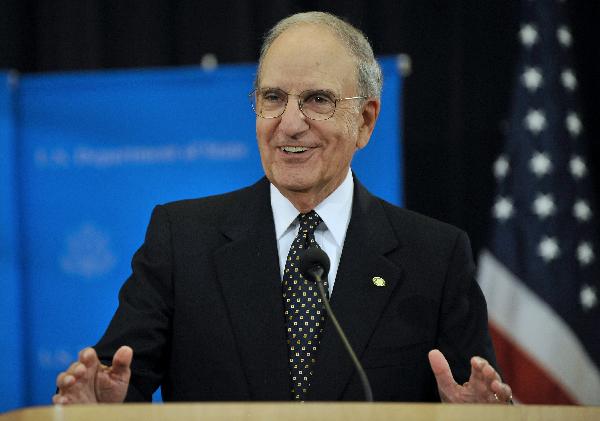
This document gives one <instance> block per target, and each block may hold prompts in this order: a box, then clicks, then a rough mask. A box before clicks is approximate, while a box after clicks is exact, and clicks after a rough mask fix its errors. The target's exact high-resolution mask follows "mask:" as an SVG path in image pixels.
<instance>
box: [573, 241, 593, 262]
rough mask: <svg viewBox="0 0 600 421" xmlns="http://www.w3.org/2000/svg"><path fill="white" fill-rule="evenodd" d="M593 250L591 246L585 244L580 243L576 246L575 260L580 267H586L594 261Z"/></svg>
mask: <svg viewBox="0 0 600 421" xmlns="http://www.w3.org/2000/svg"><path fill="white" fill-rule="evenodd" d="M595 257H596V256H594V249H592V245H591V244H590V243H589V242H587V241H584V242H581V243H579V245H578V246H577V260H579V264H581V265H582V266H587V265H589V264H590V263H592V262H593V261H594V258H595Z"/></svg>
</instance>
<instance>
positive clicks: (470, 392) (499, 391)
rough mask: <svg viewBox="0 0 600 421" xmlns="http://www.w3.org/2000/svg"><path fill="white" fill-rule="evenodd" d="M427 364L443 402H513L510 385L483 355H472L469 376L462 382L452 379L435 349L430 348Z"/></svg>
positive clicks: (444, 359) (443, 358) (442, 356)
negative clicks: (504, 381) (429, 366)
mask: <svg viewBox="0 0 600 421" xmlns="http://www.w3.org/2000/svg"><path fill="white" fill-rule="evenodd" d="M429 364H430V365H431V369H432V370H433V374H434V375H435V380H436V381H437V386H438V391H439V393H440V398H441V399H442V402H451V403H503V404H507V403H512V390H511V389H510V386H509V385H508V384H506V383H503V382H502V379H501V378H500V375H499V374H498V372H496V370H495V369H494V367H492V366H491V365H490V363H488V362H487V361H486V360H484V359H483V358H480V357H473V358H471V376H470V377H469V381H467V382H466V383H464V384H463V385H460V384H458V383H456V382H455V381H454V377H453V376H452V372H451V371H450V366H449V365H448V361H446V358H445V357H444V355H443V354H442V353H441V352H440V351H438V350H437V349H434V350H433V351H430V352H429Z"/></svg>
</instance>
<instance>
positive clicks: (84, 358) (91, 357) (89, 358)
mask: <svg viewBox="0 0 600 421" xmlns="http://www.w3.org/2000/svg"><path fill="white" fill-rule="evenodd" d="M79 361H80V362H81V363H82V364H84V365H85V366H86V367H87V368H90V367H93V366H96V365H99V364H100V360H99V359H98V355H97V354H96V350H95V349H94V348H91V347H88V348H84V349H82V350H81V351H79Z"/></svg>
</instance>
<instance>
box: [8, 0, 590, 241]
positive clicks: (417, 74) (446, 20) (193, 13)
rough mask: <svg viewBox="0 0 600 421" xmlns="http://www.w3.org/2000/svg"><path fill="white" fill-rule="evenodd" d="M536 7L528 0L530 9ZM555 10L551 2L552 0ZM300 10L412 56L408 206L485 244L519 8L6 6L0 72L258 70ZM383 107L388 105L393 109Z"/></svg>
mask: <svg viewBox="0 0 600 421" xmlns="http://www.w3.org/2000/svg"><path fill="white" fill-rule="evenodd" d="M525 1H526V0H525ZM546 1H548V2H550V1H552V0H546ZM567 7H568V10H569V15H570V16H569V18H570V21H571V28H572V32H573V35H574V39H575V44H574V52H575V60H576V71H577V75H578V79H579V86H580V90H579V93H580V95H581V96H582V98H581V99H582V104H581V105H582V108H583V109H582V111H583V119H584V127H585V130H586V132H587V139H588V141H589V142H590V147H591V156H589V157H588V158H589V163H590V167H591V170H592V172H593V173H594V174H595V178H594V179H595V181H596V184H595V185H596V187H598V186H600V183H599V182H598V181H599V177H598V171H595V169H596V167H597V165H598V163H600V146H599V145H598V143H599V142H598V140H599V139H600V136H599V132H600V130H599V128H600V121H598V120H600V119H599V118H598V116H597V115H598V110H599V105H600V1H596V0H592V1H586V0H581V1H567ZM304 10H323V11H330V12H333V13H335V14H338V15H339V16H342V17H344V18H346V19H347V20H348V21H350V22H351V23H353V24H354V25H355V26H357V27H359V28H360V29H362V30H363V31H364V32H365V33H366V34H367V36H368V38H369V39H370V40H371V42H372V44H373V47H374V50H375V53H376V54H378V55H381V54H398V53H406V54H408V55H409V56H410V57H411V60H412V74H411V75H410V76H408V77H407V79H406V81H405V97H404V112H405V116H404V127H405V136H404V150H405V179H406V197H405V200H406V205H407V207H408V208H410V209H413V210H416V211H419V212H422V213H425V214H427V215H430V216H433V217H435V218H438V219H441V220H443V221H446V222H450V223H452V224H455V225H458V226H459V227H461V228H463V229H466V230H467V232H468V233H469V235H470V236H471V239H472V242H473V246H474V248H475V250H476V251H477V250H478V249H479V248H480V247H481V246H482V245H483V244H484V242H485V239H486V235H487V229H488V226H489V223H490V207H491V204H492V199H493V196H494V179H493V177H492V174H491V166H492V162H493V161H494V159H495V157H496V156H497V154H498V152H499V151H500V150H501V148H502V142H503V139H504V130H505V127H506V119H507V117H508V114H509V111H510V109H509V106H510V94H511V87H512V82H513V79H514V78H515V77H514V75H515V62H516V59H517V53H518V39H517V31H518V29H519V25H520V24H519V2H518V1H516V0H513V1H510V0H496V1H493V0H488V1H486V0H439V1H434V0H398V1H384V0H353V1H348V0H337V1H333V0H332V1H309V0H304V1H291V0H271V1H268V0H248V1H243V0H219V1H192V0H180V1H176V0H171V1H168V0H162V1H161V0H129V1H128V0H54V1H50V0H47V1H41V0H40V1H26V0H2V2H1V3H0V68H12V69H16V70H18V71H19V72H22V73H29V72H49V71H65V70H82V69H104V68H131V67H149V66H152V67H156V66H174V65H189V64H196V63H198V62H199V61H200V60H201V57H202V56H204V55H205V54H207V53H212V54H215V55H216V57H217V58H218V60H219V62H220V63H235V62H248V61H255V60H256V59H257V57H258V50H259V47H260V43H261V39H262V35H263V34H264V32H265V31H266V30H267V29H268V28H269V27H271V26H272V25H273V24H274V23H275V22H276V21H278V20H279V19H281V18H282V17H284V16H286V15H289V14H291V13H294V12H298V11H304ZM384 106H385V104H384Z"/></svg>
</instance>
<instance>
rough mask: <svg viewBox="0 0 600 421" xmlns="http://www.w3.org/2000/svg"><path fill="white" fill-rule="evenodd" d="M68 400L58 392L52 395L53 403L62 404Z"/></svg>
mask: <svg viewBox="0 0 600 421" xmlns="http://www.w3.org/2000/svg"><path fill="white" fill-rule="evenodd" d="M68 402H69V400H68V399H67V398H66V397H65V396H61V395H59V394H56V395H54V396H52V403H53V404H55V405H59V404H60V405H62V404H66V403H68Z"/></svg>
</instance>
